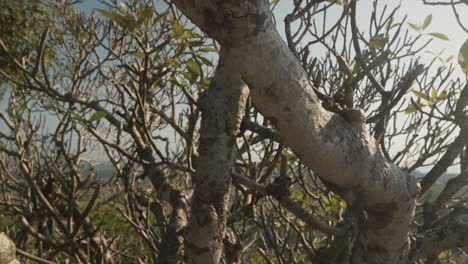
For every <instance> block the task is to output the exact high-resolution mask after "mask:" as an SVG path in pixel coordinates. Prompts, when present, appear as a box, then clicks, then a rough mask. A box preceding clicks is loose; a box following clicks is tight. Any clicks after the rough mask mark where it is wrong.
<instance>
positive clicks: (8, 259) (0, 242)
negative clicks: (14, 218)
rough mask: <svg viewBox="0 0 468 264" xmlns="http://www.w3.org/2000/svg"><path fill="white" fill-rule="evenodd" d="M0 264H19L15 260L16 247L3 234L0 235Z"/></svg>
mask: <svg viewBox="0 0 468 264" xmlns="http://www.w3.org/2000/svg"><path fill="white" fill-rule="evenodd" d="M0 263H2V264H3V263H4V264H17V263H19V262H18V261H17V260H16V246H15V244H14V243H13V241H11V240H10V238H8V236H7V235H6V234H5V233H0Z"/></svg>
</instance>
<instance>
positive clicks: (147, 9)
mask: <svg viewBox="0 0 468 264" xmlns="http://www.w3.org/2000/svg"><path fill="white" fill-rule="evenodd" d="M137 14H138V15H137V16H138V24H141V23H143V22H144V21H146V20H148V19H149V18H151V15H152V14H153V7H152V6H149V5H147V6H143V7H142V8H140V10H138V12H137Z"/></svg>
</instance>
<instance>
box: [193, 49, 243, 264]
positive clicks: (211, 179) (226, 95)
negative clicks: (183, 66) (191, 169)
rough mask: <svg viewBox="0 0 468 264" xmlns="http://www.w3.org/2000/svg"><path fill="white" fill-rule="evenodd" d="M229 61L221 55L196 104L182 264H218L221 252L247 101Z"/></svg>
mask: <svg viewBox="0 0 468 264" xmlns="http://www.w3.org/2000/svg"><path fill="white" fill-rule="evenodd" d="M231 61H232V58H231V57H230V56H229V55H228V54H227V53H226V52H225V51H223V50H222V51H221V54H220V60H219V64H218V67H217V69H216V74H215V76H214V79H213V81H212V82H211V86H210V88H209V89H208V90H207V91H206V92H205V93H204V95H203V97H202V98H201V100H200V107H201V110H202V121H201V129H200V144H199V147H198V152H199V156H198V158H197V160H196V162H195V169H196V173H195V177H194V181H195V192H194V197H193V201H192V206H191V211H192V214H191V218H190V222H189V226H188V229H187V234H186V237H185V257H186V262H187V263H199V264H210V263H219V260H220V258H221V253H222V249H223V238H224V234H225V229H226V220H227V208H228V202H229V187H230V184H231V169H232V164H233V160H234V157H235V143H236V135H237V134H238V133H239V128H240V124H241V121H242V117H243V115H244V112H245V104H246V100H247V97H248V90H247V87H246V85H245V84H244V83H243V82H242V80H241V76H240V74H239V71H238V70H237V69H236V68H235V67H233V66H234V64H232V63H231Z"/></svg>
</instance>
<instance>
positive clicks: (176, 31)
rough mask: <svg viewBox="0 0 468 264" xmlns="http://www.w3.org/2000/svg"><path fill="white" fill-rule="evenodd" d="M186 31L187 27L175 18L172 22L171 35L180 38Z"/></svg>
mask: <svg viewBox="0 0 468 264" xmlns="http://www.w3.org/2000/svg"><path fill="white" fill-rule="evenodd" d="M184 32H185V28H184V26H183V25H182V24H180V23H179V21H177V20H174V21H173V22H172V32H171V37H174V38H179V37H180V36H181V35H182V34H183V33H184Z"/></svg>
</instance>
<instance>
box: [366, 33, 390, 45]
mask: <svg viewBox="0 0 468 264" xmlns="http://www.w3.org/2000/svg"><path fill="white" fill-rule="evenodd" d="M385 43H387V38H386V37H385V35H384V34H379V35H375V36H373V37H372V38H371V39H370V41H369V46H370V47H371V48H374V49H381V48H383V47H384V46H385Z"/></svg>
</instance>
